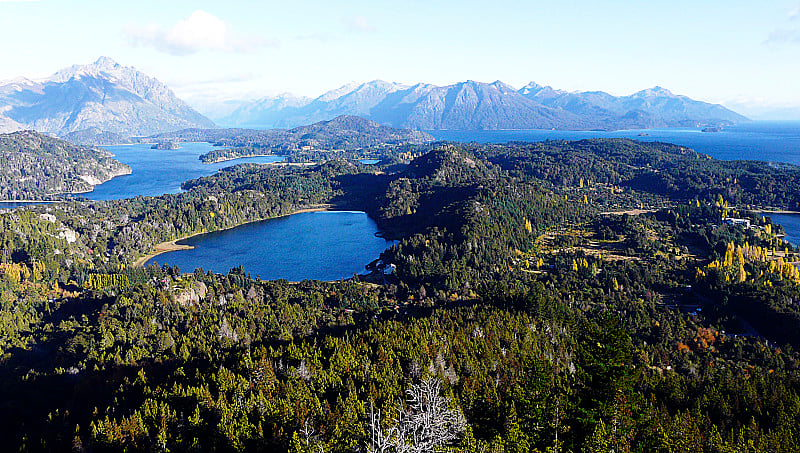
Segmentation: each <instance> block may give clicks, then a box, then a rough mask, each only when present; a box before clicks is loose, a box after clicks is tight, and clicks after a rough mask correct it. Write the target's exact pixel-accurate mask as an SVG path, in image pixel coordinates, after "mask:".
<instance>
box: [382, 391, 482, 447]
mask: <svg viewBox="0 0 800 453" xmlns="http://www.w3.org/2000/svg"><path fill="white" fill-rule="evenodd" d="M450 402H451V400H450V398H449V397H447V396H445V395H443V394H442V383H441V381H440V380H439V379H438V378H429V379H426V380H424V381H422V382H421V383H419V384H416V385H414V386H412V387H411V389H409V390H408V401H407V403H408V407H407V408H404V407H400V408H399V410H398V416H397V419H395V420H394V423H393V426H392V427H391V428H389V429H386V430H384V428H383V427H382V426H381V413H380V411H378V412H375V411H374V410H372V409H370V423H369V425H370V441H369V444H368V445H367V452H368V453H424V452H434V451H437V450H439V449H441V448H442V447H445V446H447V445H448V444H450V443H451V442H453V441H454V440H456V439H458V438H459V437H460V436H461V434H462V433H463V432H464V430H465V429H466V426H467V422H466V420H465V419H464V415H463V414H462V413H461V411H460V410H458V409H452V408H451V407H450Z"/></svg>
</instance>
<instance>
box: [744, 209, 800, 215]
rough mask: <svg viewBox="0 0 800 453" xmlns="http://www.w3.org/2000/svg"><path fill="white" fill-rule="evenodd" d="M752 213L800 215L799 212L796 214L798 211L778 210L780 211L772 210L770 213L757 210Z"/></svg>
mask: <svg viewBox="0 0 800 453" xmlns="http://www.w3.org/2000/svg"><path fill="white" fill-rule="evenodd" d="M753 212H759V213H761V214H800V212H798V211H786V210H780V209H774V210H771V211H764V210H758V211H753Z"/></svg>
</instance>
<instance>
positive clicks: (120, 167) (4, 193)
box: [0, 131, 131, 200]
mask: <svg viewBox="0 0 800 453" xmlns="http://www.w3.org/2000/svg"><path fill="white" fill-rule="evenodd" d="M130 172H131V169H130V167H128V166H127V165H125V164H123V163H120V162H118V161H116V160H114V159H112V158H111V154H110V153H108V152H107V151H103V150H100V149H96V148H86V147H82V146H76V145H73V144H71V143H68V142H65V141H63V140H59V139H56V138H52V137H49V136H47V135H43V134H39V133H37V132H34V131H21V132H14V133H11V134H0V199H1V200H23V199H46V198H50V197H52V196H54V195H59V194H65V193H82V192H89V191H91V190H92V187H93V186H95V185H97V184H101V183H103V182H105V181H108V180H109V179H111V178H113V177H115V176H120V175H125V174H129V173H130Z"/></svg>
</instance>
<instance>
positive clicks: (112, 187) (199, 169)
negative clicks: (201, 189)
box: [81, 143, 285, 200]
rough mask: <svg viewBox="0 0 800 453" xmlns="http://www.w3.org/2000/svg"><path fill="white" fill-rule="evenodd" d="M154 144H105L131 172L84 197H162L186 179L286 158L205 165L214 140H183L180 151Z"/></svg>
mask: <svg viewBox="0 0 800 453" xmlns="http://www.w3.org/2000/svg"><path fill="white" fill-rule="evenodd" d="M151 146H152V145H148V144H137V145H117V146H107V147H105V148H106V149H107V150H109V151H110V152H111V153H113V154H114V158H115V159H117V160H118V161H120V162H122V163H124V164H128V165H129V166H130V167H131V170H132V171H133V172H132V173H131V174H130V175H125V176H118V177H116V178H114V179H112V180H111V181H108V182H106V183H103V184H100V185H99V186H95V188H94V190H93V191H92V192H89V193H85V194H81V196H83V197H86V198H89V199H92V200H120V199H123V198H133V197H135V196H138V195H144V196H158V195H163V194H167V193H178V192H180V191H181V184H183V183H184V182H186V181H188V180H190V179H195V178H200V177H203V176H209V175H212V174H214V173H216V172H217V170H219V169H221V168H225V167H230V166H232V165H237V164H243V163H249V162H251V163H261V164H264V163H270V162H279V161H282V160H283V159H285V157H283V156H262V157H248V158H242V159H235V160H229V161H225V162H217V163H214V164H204V163H202V162H200V159H199V157H200V155H202V154H205V153H207V152H209V151H211V150H213V149H217V148H216V147H215V146H213V145H211V144H210V143H181V147H180V149H177V150H158V149H151Z"/></svg>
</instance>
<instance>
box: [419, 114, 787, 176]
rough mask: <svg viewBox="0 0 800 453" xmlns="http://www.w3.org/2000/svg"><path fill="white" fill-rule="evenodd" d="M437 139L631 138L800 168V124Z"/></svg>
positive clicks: (440, 134) (450, 134)
mask: <svg viewBox="0 0 800 453" xmlns="http://www.w3.org/2000/svg"><path fill="white" fill-rule="evenodd" d="M428 132H429V133H430V134H431V135H433V136H434V137H435V138H436V139H437V140H448V141H456V142H478V143H506V142H509V141H526V142H538V141H544V140H583V139H586V138H631V139H634V140H641V141H647V142H666V143H673V144H676V145H681V146H686V147H688V148H692V149H694V150H695V151H698V152H701V153H705V154H708V155H710V156H711V157H714V158H717V159H723V160H737V159H742V160H762V161H767V162H786V163H790V164H795V165H800V122H798V121H783V122H772V121H769V122H768V121H755V122H751V123H744V124H740V125H736V126H730V127H726V128H723V129H722V131H721V132H702V131H701V129H698V128H693V129H635V130H625V131H613V132H607V131H551V130H505V131H428Z"/></svg>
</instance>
